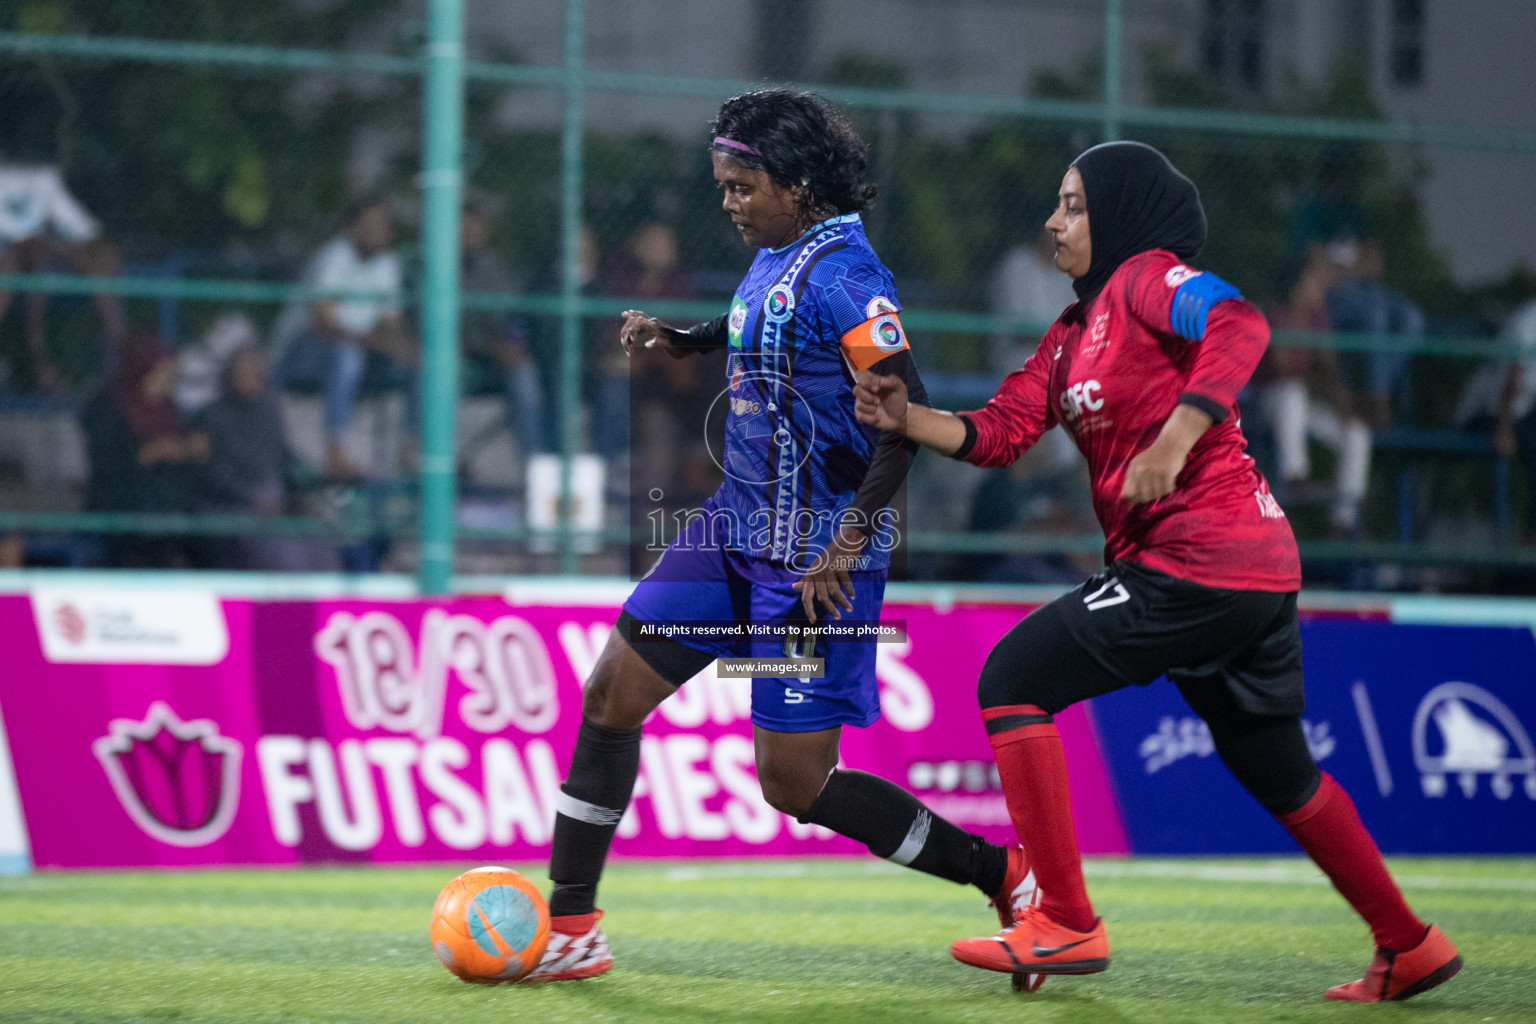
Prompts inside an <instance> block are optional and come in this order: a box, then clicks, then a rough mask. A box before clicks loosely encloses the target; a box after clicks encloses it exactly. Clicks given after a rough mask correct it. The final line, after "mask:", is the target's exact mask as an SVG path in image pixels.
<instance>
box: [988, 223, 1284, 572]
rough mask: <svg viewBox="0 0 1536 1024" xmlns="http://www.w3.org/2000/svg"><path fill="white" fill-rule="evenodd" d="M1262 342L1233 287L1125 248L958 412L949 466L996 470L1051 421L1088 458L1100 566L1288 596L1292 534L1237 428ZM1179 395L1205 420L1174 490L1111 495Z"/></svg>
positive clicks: (1256, 318) (1252, 312) (1258, 320)
mask: <svg viewBox="0 0 1536 1024" xmlns="http://www.w3.org/2000/svg"><path fill="white" fill-rule="evenodd" d="M1268 343H1269V325H1268V324H1267V323H1265V321H1264V317H1263V315H1262V314H1261V313H1259V311H1258V310H1257V309H1255V308H1254V307H1253V306H1251V305H1249V304H1248V303H1247V302H1246V301H1244V300H1243V298H1242V296H1241V295H1239V294H1238V292H1237V289H1235V288H1233V287H1232V286H1231V285H1229V284H1227V283H1226V282H1225V281H1223V280H1221V279H1220V278H1218V277H1216V276H1215V275H1214V274H1209V273H1204V272H1201V271H1198V270H1195V269H1193V268H1192V267H1188V266H1185V265H1184V264H1183V263H1182V262H1180V260H1179V258H1178V257H1177V256H1175V255H1173V253H1171V252H1168V251H1167V250H1164V249H1154V250H1151V251H1150V252H1143V253H1138V254H1137V255H1135V256H1133V257H1131V258H1130V259H1128V260H1126V261H1125V262H1124V263H1123V264H1121V265H1120V267H1119V268H1118V269H1117V270H1116V271H1115V272H1114V274H1113V275H1112V276H1111V277H1110V279H1109V281H1108V283H1107V284H1106V285H1105V286H1104V289H1103V290H1102V291H1100V292H1099V294H1098V295H1096V296H1095V297H1094V298H1092V299H1090V300H1089V301H1087V302H1086V303H1084V302H1078V303H1074V304H1073V305H1071V306H1069V307H1068V308H1067V310H1066V312H1065V313H1063V314H1062V315H1061V319H1060V320H1058V321H1056V323H1055V324H1053V325H1052V326H1051V329H1050V331H1048V332H1047V333H1046V335H1045V337H1044V339H1042V340H1041V343H1040V348H1039V349H1038V350H1037V351H1036V352H1035V354H1034V355H1033V356H1031V357H1030V359H1029V361H1028V362H1026V363H1025V364H1024V367H1023V369H1020V370H1018V371H1016V372H1014V373H1011V374H1009V375H1008V376H1007V377H1006V378H1004V380H1003V383H1002V386H1001V387H999V388H998V391H997V394H996V395H994V396H993V397H992V399H991V401H989V402H988V403H987V405H986V408H984V409H981V410H978V411H976V412H967V413H962V414H961V415H963V416H964V417H966V418H967V419H969V420H970V421H971V423H972V424H973V425H974V427H975V431H976V436H975V442H974V444H973V445H972V446H971V449H970V451H968V452H966V453H964V455H963V456H962V457H963V458H964V459H965V460H966V461H967V462H971V463H974V464H976V465H978V466H1006V465H1009V464H1010V463H1012V462H1013V461H1014V460H1016V459H1017V458H1018V457H1019V456H1020V455H1022V454H1024V452H1025V451H1026V450H1027V449H1028V448H1029V447H1030V446H1031V445H1033V444H1034V443H1035V442H1036V441H1037V440H1039V438H1040V435H1041V434H1043V433H1045V431H1046V430H1048V429H1049V428H1051V427H1053V426H1056V425H1058V424H1060V425H1061V426H1062V427H1063V428H1064V429H1065V430H1066V431H1067V433H1069V434H1070V435H1071V436H1072V439H1073V441H1075V442H1076V443H1077V447H1078V449H1079V450H1081V451H1082V453H1083V454H1084V455H1085V456H1087V458H1088V469H1089V473H1090V475H1091V477H1092V479H1093V508H1094V512H1095V513H1096V514H1097V515H1098V517H1099V524H1100V525H1101V526H1103V528H1104V540H1105V544H1104V560H1105V563H1106V564H1113V563H1114V562H1115V561H1116V560H1118V559H1122V558H1124V559H1129V560H1130V561H1133V562H1137V563H1139V564H1141V565H1144V566H1147V567H1148V568H1152V569H1157V570H1160V571H1162V572H1166V573H1168V574H1169V575H1171V576H1176V577H1178V578H1180V579H1184V580H1189V581H1191V582H1194V583H1199V584H1201V585H1203V586H1207V587H1221V588H1224V589H1231V590H1268V591H1278V592H1286V591H1291V590H1296V589H1297V588H1299V587H1300V586H1301V564H1300V560H1299V558H1298V556H1297V554H1296V539H1295V537H1294V536H1293V535H1292V534H1291V526H1290V523H1289V522H1288V521H1287V520H1286V518H1285V514H1284V513H1283V512H1282V511H1281V510H1280V506H1279V504H1278V503H1276V501H1275V499H1274V498H1273V497H1272V496H1271V495H1270V493H1269V485H1268V484H1267V483H1265V481H1264V477H1263V476H1262V475H1260V473H1259V471H1258V469H1257V468H1256V467H1255V466H1254V464H1253V459H1252V457H1250V456H1249V455H1247V454H1246V451H1245V450H1246V449H1247V447H1248V442H1247V440H1246V439H1245V438H1244V437H1243V434H1242V430H1241V429H1240V427H1239V422H1238V410H1237V393H1238V392H1239V391H1241V390H1242V388H1243V385H1244V384H1245V383H1247V381H1248V378H1249V377H1250V376H1251V375H1252V374H1253V370H1254V367H1256V366H1257V365H1258V362H1259V357H1260V356H1262V355H1263V354H1264V348H1265V346H1266V345H1268ZM1181 400H1183V401H1185V402H1187V403H1189V404H1192V405H1194V406H1196V407H1197V408H1199V409H1201V410H1202V411H1204V412H1207V413H1209V414H1210V415H1211V417H1212V419H1213V420H1214V421H1215V422H1213V423H1212V424H1211V427H1210V429H1208V430H1207V431H1205V433H1203V434H1202V435H1200V439H1199V440H1197V441H1196V442H1195V446H1194V447H1193V448H1192V449H1191V450H1190V452H1189V458H1188V460H1187V461H1186V462H1185V465H1184V469H1183V471H1182V472H1181V473H1179V476H1178V479H1177V481H1176V483H1175V487H1174V490H1173V493H1171V494H1169V495H1167V496H1166V497H1164V498H1160V499H1159V500H1157V501H1154V502H1150V503H1147V504H1141V505H1132V504H1130V503H1129V502H1126V501H1124V500H1122V499H1121V497H1120V491H1121V488H1122V487H1123V486H1124V483H1125V470H1126V467H1127V465H1129V463H1130V461H1131V459H1132V457H1134V456H1135V455H1137V454H1138V453H1140V452H1142V451H1145V450H1146V449H1147V448H1148V447H1150V446H1151V444H1152V442H1153V441H1155V440H1156V439H1157V436H1158V432H1159V431H1160V430H1161V429H1162V427H1163V424H1164V422H1166V421H1167V419H1168V417H1169V416H1170V415H1171V414H1172V413H1173V410H1174V407H1175V406H1176V405H1178V403H1179V402H1180V401H1181Z"/></svg>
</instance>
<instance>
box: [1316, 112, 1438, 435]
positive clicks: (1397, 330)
mask: <svg viewBox="0 0 1536 1024" xmlns="http://www.w3.org/2000/svg"><path fill="white" fill-rule="evenodd" d="M1364 182H1365V163H1364V159H1363V157H1362V155H1361V153H1360V151H1359V148H1358V146H1355V145H1353V144H1346V143H1340V144H1337V145H1335V146H1333V147H1332V148H1330V149H1329V151H1328V152H1327V153H1326V154H1325V155H1324V158H1323V163H1322V167H1321V168H1320V170H1319V174H1318V183H1317V189H1316V190H1315V191H1314V193H1313V194H1312V195H1311V196H1309V197H1308V198H1307V199H1306V200H1305V201H1303V202H1302V203H1301V204H1300V205H1299V206H1298V207H1297V209H1296V212H1295V214H1294V215H1293V216H1292V218H1291V231H1290V251H1291V259H1292V263H1293V265H1294V266H1297V267H1298V268H1300V267H1305V266H1306V265H1308V264H1309V263H1311V262H1312V261H1313V259H1314V258H1315V255H1314V254H1315V250H1316V249H1317V248H1319V247H1322V248H1323V249H1325V250H1326V254H1327V258H1328V259H1329V260H1330V261H1331V262H1332V263H1333V264H1334V265H1335V266H1336V267H1337V269H1338V275H1337V278H1336V280H1335V281H1334V282H1333V285H1332V287H1330V289H1329V291H1328V296H1327V308H1328V320H1329V323H1330V324H1331V325H1332V329H1333V330H1335V331H1340V332H1344V333H1350V334H1365V335H1370V336H1372V340H1373V346H1372V349H1371V351H1369V352H1345V353H1341V354H1340V356H1339V369H1340V372H1341V373H1342V375H1343V378H1344V381H1345V384H1346V386H1347V387H1348V389H1349V390H1350V392H1352V393H1353V394H1356V395H1360V396H1364V401H1363V403H1362V404H1361V406H1360V408H1358V409H1356V410H1355V412H1356V413H1357V414H1358V415H1359V416H1360V417H1362V418H1363V419H1365V420H1366V422H1368V423H1371V424H1373V425H1376V426H1381V425H1384V424H1386V423H1387V422H1389V421H1390V420H1391V418H1392V401H1393V398H1394V392H1396V391H1398V390H1399V389H1400V388H1401V387H1402V386H1403V385H1405V384H1406V383H1407V381H1408V363H1409V359H1408V355H1407V353H1405V352H1402V351H1400V350H1394V347H1393V341H1394V339H1401V338H1416V337H1420V336H1422V335H1423V333H1424V314H1423V313H1422V312H1421V311H1420V310H1419V308H1418V307H1417V306H1415V305H1414V304H1413V303H1412V302H1411V301H1409V300H1408V299H1407V298H1405V297H1404V296H1403V295H1401V294H1400V293H1398V292H1396V291H1393V290H1392V289H1390V288H1388V287H1387V286H1386V285H1385V284H1384V283H1383V279H1384V277H1385V273H1386V252H1385V249H1384V247H1383V244H1382V236H1381V230H1380V227H1379V225H1378V224H1377V222H1376V218H1375V217H1374V216H1373V215H1372V214H1371V212H1370V210H1369V209H1368V208H1367V207H1366V205H1365V203H1364V201H1363V199H1362V195H1363V193H1364Z"/></svg>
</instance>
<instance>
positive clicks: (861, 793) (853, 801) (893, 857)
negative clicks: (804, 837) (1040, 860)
mask: <svg viewBox="0 0 1536 1024" xmlns="http://www.w3.org/2000/svg"><path fill="white" fill-rule="evenodd" d="M800 820H801V821H805V822H811V823H813V824H816V825H824V826H826V827H827V828H829V829H831V830H832V831H834V832H836V833H838V834H839V835H845V836H847V837H848V838H849V839H857V840H858V841H859V842H861V843H863V844H864V845H865V846H867V847H869V852H870V853H872V854H874V855H875V856H876V857H883V858H885V859H886V860H889V861H894V862H895V863H897V864H904V865H906V866H907V867H910V868H915V869H917V870H918V871H922V872H926V873H927V874H930V875H937V876H939V877H940V878H947V879H949V880H950V881H951V882H959V883H961V884H962V885H964V884H970V885H974V886H975V887H976V888H978V889H980V890H981V891H982V893H983V894H984V895H986V896H987V897H988V898H989V899H990V898H991V897H993V896H996V895H997V893H998V890H999V889H1001V888H1002V887H1003V877H1004V876H1005V875H1006V874H1007V873H1008V851H1007V850H1006V849H1004V848H1003V847H1001V846H994V845H993V844H991V843H989V842H987V841H986V840H985V839H982V838H981V837H980V836H973V835H971V834H970V833H968V832H965V831H962V830H961V829H960V828H958V827H956V826H955V825H952V824H950V823H949V822H948V821H945V820H944V819H943V818H941V817H939V816H938V815H937V814H934V813H933V812H932V811H930V810H929V809H928V808H926V807H924V806H923V803H922V801H921V800H919V799H918V798H917V797H915V796H913V795H912V794H911V793H908V792H907V791H906V790H904V789H902V788H901V787H900V786H898V785H896V784H895V783H893V782H887V781H886V780H885V779H882V778H880V777H879V776H878V775H870V774H869V773H868V772H856V771H847V770H844V769H842V768H839V769H837V770H836V771H834V772H833V773H832V774H831V776H830V777H828V779H827V784H826V785H825V786H824V787H822V790H821V795H820V796H818V797H817V798H816V802H815V803H813V804H811V809H810V810H809V811H807V812H806V814H805V817H804V818H801V819H800Z"/></svg>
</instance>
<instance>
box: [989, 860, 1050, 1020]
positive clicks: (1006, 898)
mask: <svg viewBox="0 0 1536 1024" xmlns="http://www.w3.org/2000/svg"><path fill="white" fill-rule="evenodd" d="M1039 904H1040V888H1039V886H1037V885H1036V884H1035V873H1034V872H1033V871H1031V870H1030V867H1029V858H1028V857H1026V856H1025V855H1024V847H1022V846H1010V847H1009V848H1008V873H1007V874H1006V875H1004V876H1003V887H1002V888H1001V889H1000V890H998V893H997V895H996V896H994V897H992V903H991V906H992V907H993V908H994V909H995V910H996V911H997V923H998V924H999V925H1001V926H1002V927H1004V928H1012V927H1013V926H1014V924H1015V923H1016V922H1017V921H1018V919H1019V917H1020V916H1021V915H1022V914H1023V913H1024V910H1025V908H1027V907H1034V906H1039ZM1044 984H1045V975H1043V974H1028V973H1025V972H1023V971H1016V972H1014V975H1013V990H1014V991H1015V992H1037V991H1039V989H1040V986H1041V985H1044Z"/></svg>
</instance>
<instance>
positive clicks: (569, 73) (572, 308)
mask: <svg viewBox="0 0 1536 1024" xmlns="http://www.w3.org/2000/svg"><path fill="white" fill-rule="evenodd" d="M585 31H586V12H585V10H584V9H583V0H566V2H565V123H564V125H563V127H562V129H561V137H560V503H559V505H558V507H557V512H558V522H559V547H560V571H561V572H562V573H565V574H571V573H575V572H576V571H578V569H579V568H580V563H579V561H578V559H577V557H576V538H575V535H574V533H573V531H572V526H573V524H572V522H571V513H572V500H571V458H572V456H574V455H575V454H576V452H577V449H578V446H579V444H580V442H581V408H580V404H581V287H582V281H581V270H582V268H581V179H582V173H581V143H582V132H583V129H582V122H583V118H584V110H583V105H584V103H585V99H586V97H585V92H584V90H585V87H586V83H585V82H584V81H583V80H582V75H583V73H584V71H585V68H584V57H583V49H584V46H583V35H584V34H585Z"/></svg>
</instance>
